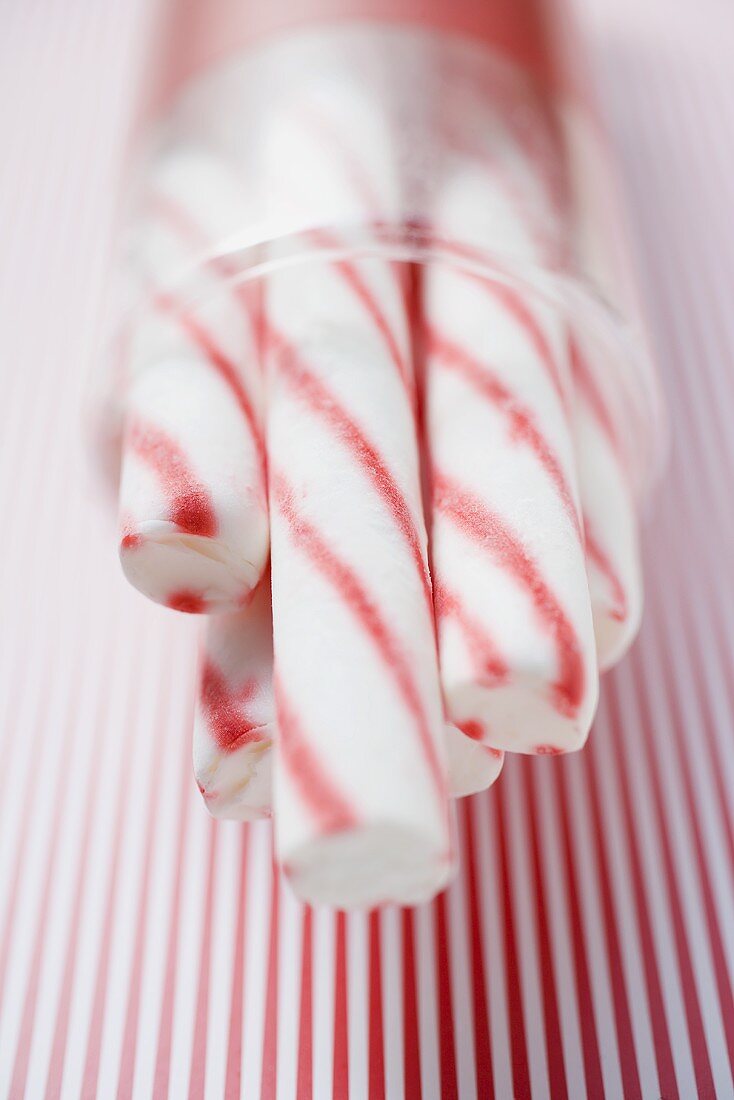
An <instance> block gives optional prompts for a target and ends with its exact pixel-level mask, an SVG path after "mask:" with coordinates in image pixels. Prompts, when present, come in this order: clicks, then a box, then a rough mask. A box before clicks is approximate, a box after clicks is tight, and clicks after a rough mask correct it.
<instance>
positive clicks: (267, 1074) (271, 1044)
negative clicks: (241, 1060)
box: [260, 863, 280, 1100]
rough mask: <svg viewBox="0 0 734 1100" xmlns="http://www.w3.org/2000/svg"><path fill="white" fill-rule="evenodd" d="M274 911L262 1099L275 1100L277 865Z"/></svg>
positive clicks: (269, 954)
mask: <svg viewBox="0 0 734 1100" xmlns="http://www.w3.org/2000/svg"><path fill="white" fill-rule="evenodd" d="M272 876H273V877H272V885H271V896H272V902H271V908H270V946H269V949H268V977H267V985H266V993H265V1019H264V1022H263V1045H262V1081H261V1085H260V1100H275V1096H276V1093H277V1090H278V935H279V928H280V876H279V873H278V868H277V867H276V866H275V863H273V868H272Z"/></svg>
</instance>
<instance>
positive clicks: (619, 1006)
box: [581, 744, 642, 1100]
mask: <svg viewBox="0 0 734 1100" xmlns="http://www.w3.org/2000/svg"><path fill="white" fill-rule="evenodd" d="M593 751H594V746H593V744H592V746H591V749H590V750H589V753H587V754H584V755H583V757H582V758H581V764H582V768H583V771H584V775H585V779H586V785H587V789H588V792H589V803H590V806H591V820H592V830H591V834H592V840H593V843H594V854H595V856H596V860H595V870H596V879H597V883H598V886H599V893H600V896H601V903H602V913H603V916H604V939H605V943H606V949H607V960H608V963H609V977H610V980H611V986H612V1003H613V1005H614V1020H615V1024H616V1027H617V1039H618V1047H619V1068H620V1071H621V1074H622V1084H623V1085H624V1096H625V1100H628V1098H629V1100H637V1098H639V1100H642V1085H641V1083H640V1074H639V1069H638V1066H637V1055H636V1053H635V1040H634V1034H633V1031H632V1021H631V1017H630V1006H629V1000H628V998H627V986H626V983H625V977H624V969H623V967H622V949H621V947H620V943H619V933H618V930H617V918H616V914H615V911H614V898H613V895H612V886H611V883H612V879H611V869H610V867H609V862H608V860H607V853H606V848H605V845H604V836H605V822H604V820H603V817H602V811H601V801H600V794H599V786H598V783H597V778H596V769H595V768H594V767H593V764H592V760H591V756H590V753H592V752H593Z"/></svg>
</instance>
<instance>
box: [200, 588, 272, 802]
mask: <svg viewBox="0 0 734 1100" xmlns="http://www.w3.org/2000/svg"><path fill="white" fill-rule="evenodd" d="M274 733H275V704H274V700H273V643H272V622H271V612H270V586H269V584H268V583H267V580H264V581H263V582H262V583H261V584H260V585H259V587H258V588H257V590H256V592H255V594H254V597H253V599H252V602H251V603H250V605H249V606H248V607H247V608H245V609H244V610H243V611H238V612H234V613H232V614H229V615H218V616H217V617H216V618H212V619H210V621H209V623H208V624H207V631H206V641H205V647H204V653H203V657H202V667H201V686H200V690H199V697H198V701H197V708H196V716H195V721H194V772H195V775H196V781H197V783H198V785H199V790H200V791H201V793H202V795H203V797H204V800H205V802H206V806H207V809H208V810H209V812H210V813H211V814H212V815H213V816H214V817H220V818H229V819H233V820H235V821H250V820H253V819H255V818H259V817H269V816H270V813H271V801H272V794H271V787H272V778H271V773H272V752H271V750H272V742H273V737H274Z"/></svg>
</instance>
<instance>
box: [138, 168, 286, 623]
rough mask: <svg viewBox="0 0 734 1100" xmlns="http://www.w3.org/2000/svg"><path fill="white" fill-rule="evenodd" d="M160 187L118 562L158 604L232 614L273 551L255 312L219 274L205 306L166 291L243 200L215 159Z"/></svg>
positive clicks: (173, 175) (148, 256) (167, 177)
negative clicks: (213, 227)
mask: <svg viewBox="0 0 734 1100" xmlns="http://www.w3.org/2000/svg"><path fill="white" fill-rule="evenodd" d="M157 182H158V185H159V190H158V191H157V192H154V197H153V198H151V199H150V200H149V202H150V205H149V210H148V217H147V219H146V220H145V221H144V222H143V224H142V227H141V229H140V230H139V232H140V234H141V237H142V238H143V245H141V246H140V248H139V254H141V255H143V256H144V258H145V265H146V270H145V273H144V278H145V280H146V282H147V283H148V285H149V287H150V290H149V296H150V302H151V305H150V311H149V313H148V315H146V316H145V317H144V318H143V319H142V320H140V321H138V322H136V323H135V325H134V326H133V328H132V331H131V340H130V347H129V351H128V358H127V363H126V366H127V371H128V381H127V385H126V393H125V399H124V404H125V420H126V429H125V434H124V442H123V456H122V478H121V484H120V527H121V537H120V557H121V561H122V565H123V569H124V570H125V574H126V576H127V578H128V579H129V580H130V581H131V583H132V584H134V585H135V587H136V588H138V589H139V590H140V591H141V592H143V593H145V595H147V596H149V597H150V598H151V599H153V600H156V601H157V602H159V603H164V604H166V605H167V606H169V607H173V608H176V609H178V610H181V611H198V612H203V611H205V612H223V611H231V610H233V609H236V608H238V607H241V606H243V605H244V604H245V603H246V602H247V600H248V598H249V595H250V593H251V591H252V589H253V587H254V586H255V585H256V584H257V582H258V580H259V579H260V576H261V575H262V571H263V568H264V566H265V562H266V559H267V552H268V524H267V503H266V490H265V451H264V445H263V439H262V427H261V419H262V395H261V391H260V390H261V388H260V378H259V374H258V369H257V358H256V357H257V347H256V332H257V328H256V326H257V316H256V308H255V307H256V302H255V300H254V299H253V297H252V293H253V292H252V291H249V292H246V293H249V294H250V297H249V298H246V297H245V296H244V294H239V295H238V293H237V292H236V291H234V292H233V291H232V290H231V289H230V288H228V287H226V286H224V284H223V275H222V274H221V273H217V272H215V271H212V272H209V273H206V274H202V275H201V276H200V280H199V282H200V285H199V293H200V297H201V299H202V302H201V304H199V305H198V306H196V307H193V306H191V305H188V304H183V303H182V302H180V301H178V300H177V299H176V297H175V295H172V294H170V293H162V292H159V291H158V290H157V289H156V287H157V286H158V285H160V284H164V283H165V282H166V281H167V278H168V277H169V276H170V274H171V273H172V272H173V271H175V270H176V265H177V263H182V262H183V258H184V257H185V256H186V255H187V254H188V253H189V252H190V249H191V246H192V238H193V239H196V235H197V234H199V235H200V236H201V237H202V238H203V237H204V235H205V231H206V230H205V227H206V224H207V218H208V220H209V221H211V217H212V215H211V213H210V211H219V212H220V216H221V214H222V212H223V211H227V210H230V211H231V208H232V205H233V204H235V203H237V202H238V201H240V196H239V192H238V191H237V189H236V188H233V185H232V181H231V180H230V179H229V177H228V175H227V173H226V171H225V170H224V169H223V168H222V167H221V166H218V165H217V162H216V160H215V158H213V157H212V156H211V155H208V154H207V155H205V154H199V155H196V156H195V155H194V154H192V153H188V154H183V153H182V154H179V155H178V156H177V157H176V158H175V159H174V160H173V163H166V164H164V165H163V167H162V168H161V178H160V179H159V180H158V181H157Z"/></svg>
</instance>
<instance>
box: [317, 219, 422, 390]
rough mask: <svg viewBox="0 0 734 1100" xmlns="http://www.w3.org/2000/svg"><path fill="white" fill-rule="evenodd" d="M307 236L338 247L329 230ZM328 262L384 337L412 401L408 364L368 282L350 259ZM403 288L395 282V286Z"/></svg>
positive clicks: (411, 378) (412, 388)
mask: <svg viewBox="0 0 734 1100" xmlns="http://www.w3.org/2000/svg"><path fill="white" fill-rule="evenodd" d="M309 238H310V239H311V240H312V241H313V242H314V243H315V244H318V245H320V246H321V247H323V248H339V247H340V241H339V238H338V237H336V236H334V235H333V234H331V233H327V232H325V231H324V230H312V231H311V232H310V233H309ZM331 266H332V267H333V268H334V269H335V270H336V271H338V273H339V274H340V275H341V276H342V278H343V279H344V282H345V283H346V284H347V285H348V286H349V288H350V289H351V290H352V292H353V293H354V295H355V297H356V298H358V299H359V301H360V302H361V303H362V305H363V306H364V308H365V310H366V311H367V313H368V314H369V315H370V318H371V319H372V321H373V322H374V324H375V327H376V328H377V330H378V332H379V333H380V335H381V336H382V337H383V339H384V341H385V345H386V347H387V350H388V352H389V354H390V358H391V359H392V361H393V363H394V364H395V367H396V369H397V372H398V374H399V375H400V378H401V379H402V382H403V385H404V386H405V390H406V393H407V394H408V397H409V398H410V401H411V404H412V403H413V402H414V401H415V386H414V384H413V376H412V372H411V369H410V364H409V363H408V362H406V358H405V356H404V355H403V352H402V350H401V348H400V345H399V343H398V341H397V339H396V337H395V333H394V332H393V330H392V329H391V327H390V324H389V322H388V320H387V317H386V316H385V314H384V312H383V309H382V306H381V305H380V303H379V302H378V300H377V298H376V297H375V295H374V294H373V293H372V291H371V290H370V288H369V286H368V285H367V283H366V282H365V280H364V279H363V278H362V276H361V275H360V273H359V270H358V269H357V267H355V265H354V264H353V263H350V261H349V260H333V261H332V263H331ZM400 289H402V288H401V287H400V286H399V285H398V290H400Z"/></svg>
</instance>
